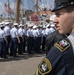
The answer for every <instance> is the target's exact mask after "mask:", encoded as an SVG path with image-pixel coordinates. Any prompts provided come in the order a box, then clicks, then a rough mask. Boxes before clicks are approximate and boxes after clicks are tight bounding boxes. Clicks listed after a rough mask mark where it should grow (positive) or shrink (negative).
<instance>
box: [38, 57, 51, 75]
mask: <svg viewBox="0 0 74 75" xmlns="http://www.w3.org/2000/svg"><path fill="white" fill-rule="evenodd" d="M51 70H52V65H51V62H50V61H49V60H48V59H47V58H44V59H43V60H42V62H41V63H40V64H39V66H38V72H39V73H40V74H41V75H45V74H48V73H49V72H50V71H51Z"/></svg>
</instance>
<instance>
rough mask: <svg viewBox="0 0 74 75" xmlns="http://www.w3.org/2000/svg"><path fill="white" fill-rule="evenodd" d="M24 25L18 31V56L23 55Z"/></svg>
mask: <svg viewBox="0 0 74 75" xmlns="http://www.w3.org/2000/svg"><path fill="white" fill-rule="evenodd" d="M23 27H24V25H22V24H20V25H19V29H18V35H19V39H20V43H18V54H22V53H23V42H24V33H23Z"/></svg>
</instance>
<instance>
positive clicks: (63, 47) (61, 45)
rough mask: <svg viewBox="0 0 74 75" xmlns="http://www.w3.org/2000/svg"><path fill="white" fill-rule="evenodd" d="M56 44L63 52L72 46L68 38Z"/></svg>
mask: <svg viewBox="0 0 74 75" xmlns="http://www.w3.org/2000/svg"><path fill="white" fill-rule="evenodd" d="M54 46H55V47H56V48H58V50H60V51H61V52H64V51H65V50H67V49H68V48H69V47H70V43H69V42H68V41H66V40H62V41H60V42H57V43H55V44H54Z"/></svg>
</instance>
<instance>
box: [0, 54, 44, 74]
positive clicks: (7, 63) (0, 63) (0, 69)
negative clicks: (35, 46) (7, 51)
mask: <svg viewBox="0 0 74 75" xmlns="http://www.w3.org/2000/svg"><path fill="white" fill-rule="evenodd" d="M43 57H45V54H33V55H28V54H24V55H19V56H18V57H16V58H13V57H9V58H7V59H1V58H0V75H34V74H35V72H36V70H37V67H38V64H39V63H40V61H41V60H42V58H43Z"/></svg>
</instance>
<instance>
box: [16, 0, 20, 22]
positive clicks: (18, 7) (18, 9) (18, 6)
mask: <svg viewBox="0 0 74 75" xmlns="http://www.w3.org/2000/svg"><path fill="white" fill-rule="evenodd" d="M20 3H21V0H16V17H15V21H16V22H17V23H19V13H20Z"/></svg>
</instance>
